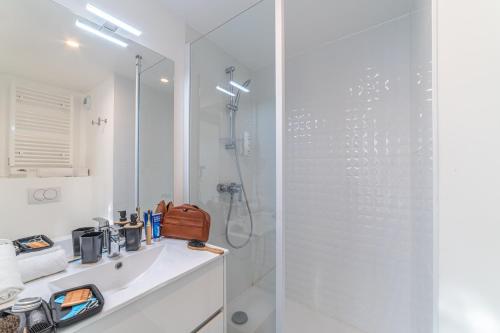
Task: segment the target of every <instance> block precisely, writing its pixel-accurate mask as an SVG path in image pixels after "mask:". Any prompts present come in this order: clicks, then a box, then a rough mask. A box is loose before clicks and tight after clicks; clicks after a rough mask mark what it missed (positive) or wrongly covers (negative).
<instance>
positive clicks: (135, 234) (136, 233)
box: [123, 213, 142, 251]
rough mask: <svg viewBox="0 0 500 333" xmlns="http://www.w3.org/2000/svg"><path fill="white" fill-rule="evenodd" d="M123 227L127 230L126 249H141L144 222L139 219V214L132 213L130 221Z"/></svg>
mask: <svg viewBox="0 0 500 333" xmlns="http://www.w3.org/2000/svg"><path fill="white" fill-rule="evenodd" d="M123 229H124V230H125V250H127V251H137V250H139V249H140V247H141V239H142V223H141V222H140V221H138V216H137V214H135V213H134V214H130V223H128V224H126V225H125V226H124V227H123Z"/></svg>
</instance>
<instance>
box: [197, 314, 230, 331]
mask: <svg viewBox="0 0 500 333" xmlns="http://www.w3.org/2000/svg"><path fill="white" fill-rule="evenodd" d="M197 333H224V314H223V313H222V312H220V313H219V314H218V315H217V316H215V317H214V318H212V320H210V321H209V322H208V323H206V324H205V326H203V327H202V328H200V330H199V331H197Z"/></svg>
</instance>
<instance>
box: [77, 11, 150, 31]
mask: <svg viewBox="0 0 500 333" xmlns="http://www.w3.org/2000/svg"><path fill="white" fill-rule="evenodd" d="M85 8H86V9H87V10H88V11H89V12H91V13H93V14H95V15H97V16H99V17H100V18H102V19H104V20H106V21H107V22H109V23H111V24H114V25H116V26H117V27H119V28H122V29H123V30H125V31H128V32H130V33H131V34H133V35H135V36H140V35H141V34H142V31H140V30H139V29H136V28H134V27H132V26H131V25H129V24H127V23H125V22H123V21H122V20H119V19H117V18H116V17H114V16H112V15H109V14H108V13H106V12H105V11H103V10H100V9H99V8H97V7H95V6H92V5H91V4H89V3H88V4H87V6H85Z"/></svg>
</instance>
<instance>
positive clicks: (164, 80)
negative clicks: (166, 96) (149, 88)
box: [160, 77, 168, 83]
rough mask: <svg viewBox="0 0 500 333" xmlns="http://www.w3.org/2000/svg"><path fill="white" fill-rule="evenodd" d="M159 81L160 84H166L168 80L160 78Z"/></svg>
mask: <svg viewBox="0 0 500 333" xmlns="http://www.w3.org/2000/svg"><path fill="white" fill-rule="evenodd" d="M160 81H161V83H168V79H167V78H164V77H162V78H161V79H160Z"/></svg>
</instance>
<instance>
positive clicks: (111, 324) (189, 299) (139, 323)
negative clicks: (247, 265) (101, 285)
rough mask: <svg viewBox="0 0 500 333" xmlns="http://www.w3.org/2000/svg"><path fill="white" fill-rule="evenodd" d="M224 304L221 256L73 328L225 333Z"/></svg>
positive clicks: (120, 332)
mask: <svg viewBox="0 0 500 333" xmlns="http://www.w3.org/2000/svg"><path fill="white" fill-rule="evenodd" d="M144 283H147V281H145V282H144ZM223 308H224V257H223V256H221V257H220V258H218V259H217V260H215V261H212V262H210V263H207V264H205V265H203V266H201V267H199V268H196V269H193V270H192V271H189V272H187V273H186V274H184V275H182V276H179V277H178V278H177V279H176V280H175V281H172V282H171V283H169V284H168V285H166V286H164V287H160V288H158V289H157V290H152V291H151V292H150V293H149V294H147V295H145V296H144V297H142V298H140V299H138V300H135V301H132V302H130V303H127V304H124V306H123V307H121V308H120V309H118V310H117V311H114V312H113V313H110V314H107V315H106V316H103V317H102V318H98V319H97V320H96V321H93V322H92V323H90V324H88V325H85V326H83V327H79V328H78V329H77V330H75V331H74V332H81V333H96V332H106V333H107V332H109V333H146V332H148V333H149V332H168V333H189V332H201V333H223V332H224V314H223ZM82 324H83V323H82Z"/></svg>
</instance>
